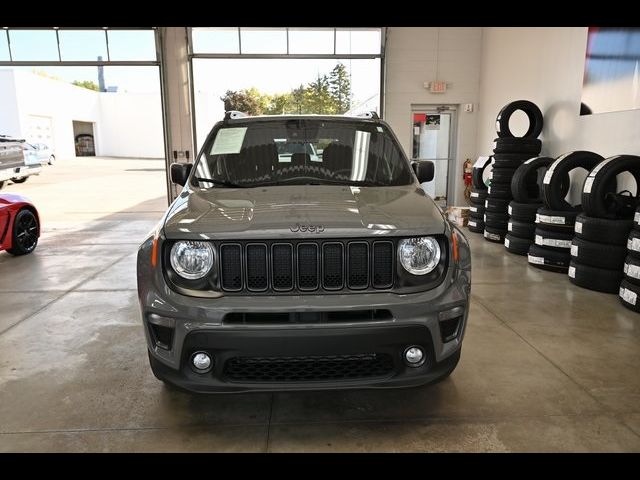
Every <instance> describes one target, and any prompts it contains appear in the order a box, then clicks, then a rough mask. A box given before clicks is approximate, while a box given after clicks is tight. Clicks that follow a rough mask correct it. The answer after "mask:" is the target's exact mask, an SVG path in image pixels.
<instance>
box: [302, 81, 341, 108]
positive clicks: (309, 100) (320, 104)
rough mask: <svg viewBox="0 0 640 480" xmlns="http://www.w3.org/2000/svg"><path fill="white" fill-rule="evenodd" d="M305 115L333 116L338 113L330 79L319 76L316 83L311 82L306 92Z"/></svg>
mask: <svg viewBox="0 0 640 480" xmlns="http://www.w3.org/2000/svg"><path fill="white" fill-rule="evenodd" d="M304 109H305V110H306V111H305V112H303V113H317V114H333V113H336V112H337V105H336V103H335V101H334V99H333V97H332V96H331V91H330V90H329V78H328V77H327V76H326V75H318V78H317V79H316V81H315V82H311V83H310V84H309V86H308V87H307V89H306V91H305V108H304Z"/></svg>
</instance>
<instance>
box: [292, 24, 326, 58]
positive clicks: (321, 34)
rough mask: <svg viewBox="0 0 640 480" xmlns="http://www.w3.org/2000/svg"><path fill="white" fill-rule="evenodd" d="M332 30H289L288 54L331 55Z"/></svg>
mask: <svg viewBox="0 0 640 480" xmlns="http://www.w3.org/2000/svg"><path fill="white" fill-rule="evenodd" d="M333 39H334V30H333V28H325V29H320V30H308V29H298V28H290V29H289V53H292V54H309V53H312V54H313V53H317V54H332V53H333V50H334V48H333V46H334V42H333Z"/></svg>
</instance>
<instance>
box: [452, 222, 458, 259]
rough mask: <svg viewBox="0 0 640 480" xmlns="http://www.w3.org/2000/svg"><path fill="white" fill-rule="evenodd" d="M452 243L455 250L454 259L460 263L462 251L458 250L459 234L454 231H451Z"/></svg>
mask: <svg viewBox="0 0 640 480" xmlns="http://www.w3.org/2000/svg"><path fill="white" fill-rule="evenodd" d="M451 245H452V247H453V248H452V250H453V261H454V262H456V263H458V260H459V259H460V252H459V251H458V234H457V233H456V232H455V230H454V231H452V232H451Z"/></svg>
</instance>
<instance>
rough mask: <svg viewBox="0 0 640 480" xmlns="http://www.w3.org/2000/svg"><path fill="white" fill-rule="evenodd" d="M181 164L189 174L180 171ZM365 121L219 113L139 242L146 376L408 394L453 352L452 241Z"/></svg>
mask: <svg viewBox="0 0 640 480" xmlns="http://www.w3.org/2000/svg"><path fill="white" fill-rule="evenodd" d="M192 167H193V168H192ZM433 175H434V167H433V164H432V163H431V162H410V161H409V160H408V159H407V157H406V156H405V154H404V153H403V151H402V149H401V148H400V145H399V143H398V140H397V138H396V137H395V135H394V134H393V132H392V131H391V129H390V128H389V126H388V125H387V124H386V123H385V122H383V121H382V120H379V119H378V118H377V116H375V115H369V116H368V117H367V118H360V117H346V116H313V115H308V116H264V117H247V116H245V115H243V114H240V113H239V112H228V113H227V115H226V116H225V119H224V120H223V121H221V122H219V123H217V124H216V125H215V126H214V127H213V129H212V131H211V133H210V134H209V136H208V137H207V139H206V141H205V143H204V146H203V148H202V150H201V152H200V154H199V155H198V158H197V159H196V161H195V163H194V164H174V165H172V166H171V178H172V181H173V182H175V183H176V184H179V185H183V186H184V188H183V190H182V192H181V193H180V195H179V196H178V197H177V198H176V200H175V201H174V202H173V203H172V205H171V206H170V207H169V209H168V211H167V212H166V213H165V215H164V217H163V218H162V220H161V221H160V223H159V224H158V226H157V227H156V229H154V231H152V232H151V233H150V234H149V237H148V238H147V239H146V240H145V241H144V242H143V243H142V245H141V246H140V248H139V250H138V264H137V269H138V270H137V275H138V296H139V300H140V307H141V313H142V321H143V324H144V332H145V335H146V340H147V347H148V353H149V361H150V364H151V369H152V371H153V373H154V374H155V376H156V377H157V378H158V379H160V380H162V381H164V382H165V383H168V384H170V385H174V386H178V387H180V388H182V389H186V390H190V391H194V392H242V391H275V390H314V389H337V388H389V387H408V386H417V385H423V384H427V383H433V382H435V381H437V380H440V379H442V378H445V377H447V376H448V375H449V374H450V373H451V372H452V371H453V370H454V368H455V367H456V365H457V363H458V360H459V358H460V350H461V346H462V339H463V336H464V331H465V327H466V323H467V316H468V312H469V292H470V282H471V260H470V252H469V245H468V243H467V240H466V239H465V237H464V235H463V234H462V233H461V232H460V231H459V230H458V229H457V228H455V227H454V226H453V225H452V224H450V223H449V222H448V221H447V219H446V218H445V216H444V215H443V213H442V212H441V210H440V209H439V208H438V207H437V206H436V205H435V204H434V202H433V200H432V199H431V198H430V197H429V196H427V195H426V194H425V193H424V191H423V189H422V188H421V187H420V183H422V182H428V181H431V180H432V179H433Z"/></svg>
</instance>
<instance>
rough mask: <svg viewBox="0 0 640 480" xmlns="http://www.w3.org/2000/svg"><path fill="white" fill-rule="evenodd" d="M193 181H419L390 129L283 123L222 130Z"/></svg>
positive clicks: (215, 184)
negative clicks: (413, 174)
mask: <svg viewBox="0 0 640 480" xmlns="http://www.w3.org/2000/svg"><path fill="white" fill-rule="evenodd" d="M192 182H193V185H194V186H200V187H202V188H225V187H226V188H250V187H259V186H271V185H355V186H395V185H408V184H411V183H412V182H413V176H412V173H411V168H410V166H409V163H408V162H407V160H406V159H405V157H404V155H403V154H402V152H401V151H400V147H399V146H398V144H397V142H396V140H395V138H394V137H393V136H392V135H391V133H390V132H389V130H388V128H387V127H386V126H385V125H382V124H376V123H365V122H358V121H348V120H335V121H331V120H326V119H308V118H304V119H291V118H288V119H287V118H283V119H265V120H252V121H246V122H233V123H232V124H228V125H222V126H221V127H220V128H218V130H217V131H216V132H215V133H214V134H213V135H212V136H211V137H210V138H209V139H208V140H207V142H206V144H205V146H204V149H203V154H202V155H201V156H200V158H199V161H198V163H197V165H196V168H195V172H194V174H193V177H192Z"/></svg>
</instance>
